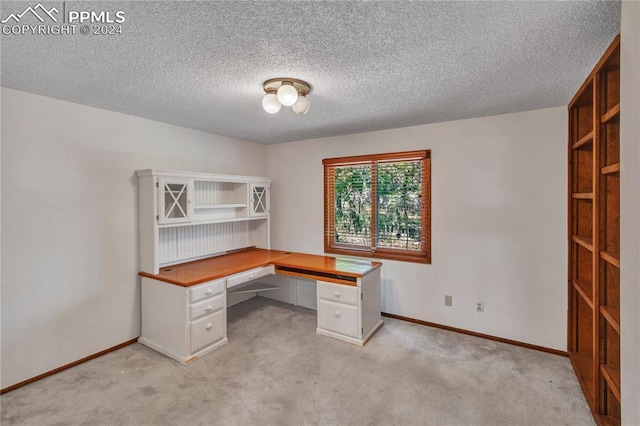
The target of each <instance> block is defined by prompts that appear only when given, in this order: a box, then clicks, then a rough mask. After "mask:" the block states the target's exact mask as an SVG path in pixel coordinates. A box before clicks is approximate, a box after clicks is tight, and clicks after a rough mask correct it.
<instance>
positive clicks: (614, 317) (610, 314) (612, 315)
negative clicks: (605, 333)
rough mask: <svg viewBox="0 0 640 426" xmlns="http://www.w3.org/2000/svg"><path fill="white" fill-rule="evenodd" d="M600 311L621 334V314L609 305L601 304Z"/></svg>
mask: <svg viewBox="0 0 640 426" xmlns="http://www.w3.org/2000/svg"><path fill="white" fill-rule="evenodd" d="M600 313H601V314H602V317H603V318H604V319H605V320H607V322H608V323H609V325H610V326H611V328H613V329H614V330H615V331H616V332H617V333H618V334H620V314H619V313H617V312H615V311H614V310H613V309H612V308H611V307H609V306H607V305H602V306H600Z"/></svg>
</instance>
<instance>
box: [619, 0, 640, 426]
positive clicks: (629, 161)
mask: <svg viewBox="0 0 640 426" xmlns="http://www.w3.org/2000/svg"><path fill="white" fill-rule="evenodd" d="M620 49H621V52H620V54H621V60H622V62H621V70H620V80H621V81H620V108H621V110H620V111H621V114H620V154H621V155H620V210H621V211H620V264H621V269H620V303H621V306H620V309H621V312H620V315H621V328H622V335H621V338H622V342H621V345H622V346H621V362H622V365H621V368H622V420H623V424H626V425H640V120H639V119H638V118H639V117H640V3H637V2H631V1H625V2H623V3H622V22H621V35H620Z"/></svg>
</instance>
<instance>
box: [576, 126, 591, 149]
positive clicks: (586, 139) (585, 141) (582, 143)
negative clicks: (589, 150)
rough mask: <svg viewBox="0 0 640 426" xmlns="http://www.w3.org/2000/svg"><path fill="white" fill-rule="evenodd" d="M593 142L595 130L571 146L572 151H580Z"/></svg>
mask: <svg viewBox="0 0 640 426" xmlns="http://www.w3.org/2000/svg"><path fill="white" fill-rule="evenodd" d="M591 141H593V130H592V131H590V132H589V133H587V134H586V135H585V136H583V137H582V138H580V139H579V140H578V141H577V142H576V143H574V144H573V145H571V149H580V148H582V147H583V146H585V145H586V144H588V143H589V142H591Z"/></svg>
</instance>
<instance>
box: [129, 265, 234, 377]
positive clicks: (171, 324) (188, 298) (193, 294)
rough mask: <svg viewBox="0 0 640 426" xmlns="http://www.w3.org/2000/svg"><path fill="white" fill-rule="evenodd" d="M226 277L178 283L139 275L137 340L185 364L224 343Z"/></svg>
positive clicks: (225, 331)
mask: <svg viewBox="0 0 640 426" xmlns="http://www.w3.org/2000/svg"><path fill="white" fill-rule="evenodd" d="M226 304H227V294H226V280H225V279H224V278H223V279H219V280H214V281H209V282H206V283H202V284H198V285H195V286H192V287H181V286H177V285H173V284H168V283H165V282H162V281H158V280H154V279H151V278H146V277H142V335H141V336H140V338H139V339H138V341H139V342H140V343H143V344H145V345H146V346H149V347H150V348H152V349H155V350H157V351H158V352H161V353H163V354H165V355H167V356H168V357H170V358H173V359H175V360H177V361H180V362H181V363H182V364H187V363H189V362H191V361H193V360H195V359H197V358H199V357H201V356H203V355H205V354H207V353H209V352H211V351H213V350H214V349H216V348H218V347H220V346H222V345H224V344H226V343H227V341H228V340H227V310H226Z"/></svg>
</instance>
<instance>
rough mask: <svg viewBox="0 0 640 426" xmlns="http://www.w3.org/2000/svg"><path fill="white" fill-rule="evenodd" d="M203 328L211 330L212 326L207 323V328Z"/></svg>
mask: <svg viewBox="0 0 640 426" xmlns="http://www.w3.org/2000/svg"><path fill="white" fill-rule="evenodd" d="M205 328H206V329H207V330H211V329H212V328H213V324H211V323H209V324H207V326H206V327H205Z"/></svg>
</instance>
